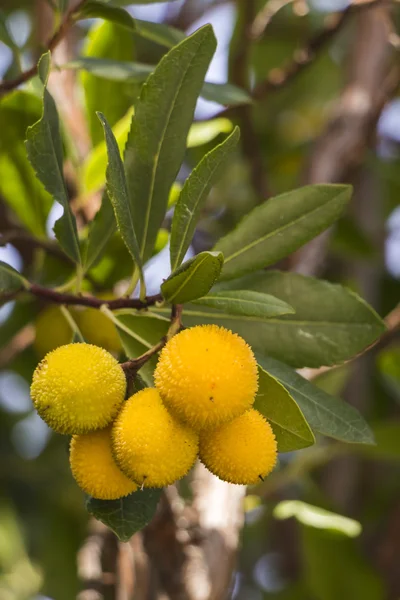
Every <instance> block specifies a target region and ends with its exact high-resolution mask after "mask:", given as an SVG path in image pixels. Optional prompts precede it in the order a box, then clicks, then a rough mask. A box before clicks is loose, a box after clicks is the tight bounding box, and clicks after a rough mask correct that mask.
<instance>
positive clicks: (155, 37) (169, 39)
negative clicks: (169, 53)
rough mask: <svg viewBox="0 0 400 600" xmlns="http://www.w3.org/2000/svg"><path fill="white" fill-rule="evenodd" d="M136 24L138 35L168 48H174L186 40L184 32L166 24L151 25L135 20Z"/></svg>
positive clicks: (147, 22)
mask: <svg viewBox="0 0 400 600" xmlns="http://www.w3.org/2000/svg"><path fill="white" fill-rule="evenodd" d="M135 23H136V31H135V33H136V34H137V35H140V37H142V38H145V39H146V40H150V41H151V42H155V43H156V44H160V46H165V47H166V48H172V46H176V44H179V42H181V41H182V40H184V39H185V34H184V33H183V31H180V30H179V29H176V28H175V27H170V26H169V25H165V24H164V23H151V22H150V21H141V20H140V19H135Z"/></svg>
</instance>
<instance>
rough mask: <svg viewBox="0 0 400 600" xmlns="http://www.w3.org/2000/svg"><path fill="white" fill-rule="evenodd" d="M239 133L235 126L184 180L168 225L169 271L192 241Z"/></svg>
mask: <svg viewBox="0 0 400 600" xmlns="http://www.w3.org/2000/svg"><path fill="white" fill-rule="evenodd" d="M239 137H240V131H239V128H238V127H236V128H235V130H234V131H233V133H231V135H230V136H229V137H227V138H226V139H225V140H224V141H223V142H222V144H219V146H216V147H215V148H213V149H212V150H211V151H210V152H208V154H206V155H205V156H204V157H203V158H202V160H201V161H200V163H199V164H198V165H197V167H196V168H195V169H194V170H193V171H192V173H191V174H190V175H189V177H188V178H187V179H186V181H185V185H184V186H183V189H182V192H181V194H180V196H179V199H178V202H177V204H176V207H175V211H174V216H173V219H172V226H171V241H170V256H171V269H172V271H175V269H176V268H177V267H179V265H180V264H181V263H182V261H183V259H184V257H185V254H186V252H187V249H188V248H189V246H190V242H191V241H192V238H193V235H194V232H195V229H196V225H197V221H198V219H199V217H200V211H201V209H202V208H203V206H204V204H205V201H206V200H207V197H208V195H209V193H210V190H211V188H212V187H213V185H214V184H215V183H216V182H217V181H218V178H219V177H220V175H221V173H222V171H223V170H224V168H225V167H226V165H227V162H228V160H229V159H230V158H231V156H232V153H233V151H234V150H235V148H236V145H237V143H238V141H239Z"/></svg>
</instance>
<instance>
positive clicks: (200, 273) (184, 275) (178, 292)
mask: <svg viewBox="0 0 400 600" xmlns="http://www.w3.org/2000/svg"><path fill="white" fill-rule="evenodd" d="M223 264H224V259H223V256H222V254H221V253H220V252H200V254H198V255H197V256H195V257H194V258H191V259H190V260H188V261H186V262H185V263H183V265H181V266H180V267H179V269H177V270H176V271H174V273H172V274H171V275H170V276H169V277H168V279H166V280H165V281H164V283H163V284H162V286H161V293H162V295H163V296H164V298H165V299H166V300H167V302H170V303H171V304H184V303H185V302H191V301H192V300H195V299H196V298H200V297H201V296H204V295H205V294H207V292H209V291H210V289H211V288H212V286H213V285H214V283H215V282H216V280H217V279H218V277H219V274H220V272H221V269H222V265H223Z"/></svg>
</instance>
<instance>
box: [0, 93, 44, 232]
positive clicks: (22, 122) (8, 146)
mask: <svg viewBox="0 0 400 600" xmlns="http://www.w3.org/2000/svg"><path fill="white" fill-rule="evenodd" d="M41 112H42V103H41V101H40V99H39V98H38V97H37V96H35V95H33V94H31V93H29V92H26V91H22V90H17V91H15V92H13V93H11V94H9V95H7V96H5V97H4V98H3V99H2V100H1V102H0V131H1V135H0V193H1V196H2V198H3V199H4V200H5V202H6V203H7V204H8V206H9V207H10V208H11V209H12V211H13V212H14V214H15V215H16V216H17V217H18V220H19V221H20V223H21V224H22V225H24V227H25V228H26V229H28V230H29V231H30V232H31V233H33V234H34V235H36V236H38V237H44V236H45V235H46V221H47V216H48V213H49V211H50V208H51V206H52V204H53V201H52V198H51V196H50V194H49V193H48V192H46V190H45V189H44V187H43V185H42V184H41V183H40V181H38V179H37V178H36V175H35V171H34V170H33V168H32V166H31V164H30V162H29V160H28V157H27V154H26V148H25V143H24V142H25V137H26V130H27V128H28V127H29V126H30V125H32V124H33V123H35V122H36V121H38V120H39V119H40V116H41Z"/></svg>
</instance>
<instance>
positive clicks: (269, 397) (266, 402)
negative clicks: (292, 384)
mask: <svg viewBox="0 0 400 600" xmlns="http://www.w3.org/2000/svg"><path fill="white" fill-rule="evenodd" d="M254 408H255V409H257V410H258V411H259V412H260V413H262V414H263V415H264V417H265V418H266V419H268V421H270V423H271V425H272V429H273V431H274V433H275V437H276V440H277V442H278V451H279V452H291V451H292V450H299V449H300V448H307V446H312V445H313V444H314V443H315V438H314V434H313V432H312V431H311V429H310V427H309V425H308V423H307V421H306V420H305V418H304V415H303V413H302V412H301V410H300V408H299V406H298V404H297V403H296V401H295V400H294V398H292V396H291V395H290V393H289V392H288V391H287V389H286V388H285V387H284V386H283V385H282V384H281V383H279V381H278V380H277V379H275V377H273V376H272V375H271V374H270V373H267V371H265V370H264V369H263V368H262V367H260V366H259V367H258V392H257V396H256V399H255V402H254Z"/></svg>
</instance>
